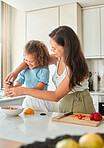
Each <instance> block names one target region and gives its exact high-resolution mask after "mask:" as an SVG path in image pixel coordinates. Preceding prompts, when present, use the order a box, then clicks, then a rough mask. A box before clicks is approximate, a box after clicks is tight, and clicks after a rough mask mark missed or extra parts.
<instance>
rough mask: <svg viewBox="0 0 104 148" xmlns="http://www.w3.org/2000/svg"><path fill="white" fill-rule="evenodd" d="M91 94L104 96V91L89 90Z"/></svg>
mask: <svg viewBox="0 0 104 148" xmlns="http://www.w3.org/2000/svg"><path fill="white" fill-rule="evenodd" d="M90 94H91V95H98V96H104V91H90Z"/></svg>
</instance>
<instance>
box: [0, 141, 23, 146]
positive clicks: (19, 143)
mask: <svg viewBox="0 0 104 148" xmlns="http://www.w3.org/2000/svg"><path fill="white" fill-rule="evenodd" d="M22 145H24V143H21V142H16V141H12V140H6V139H0V148H19V147H20V146H22Z"/></svg>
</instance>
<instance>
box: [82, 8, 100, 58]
mask: <svg viewBox="0 0 104 148" xmlns="http://www.w3.org/2000/svg"><path fill="white" fill-rule="evenodd" d="M83 50H84V55H85V57H98V56H100V54H101V52H100V8H89V9H84V10H83Z"/></svg>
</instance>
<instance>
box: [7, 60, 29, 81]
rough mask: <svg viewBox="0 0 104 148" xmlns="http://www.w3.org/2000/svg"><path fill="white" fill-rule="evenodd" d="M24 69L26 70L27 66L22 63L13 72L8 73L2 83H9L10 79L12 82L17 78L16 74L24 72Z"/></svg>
mask: <svg viewBox="0 0 104 148" xmlns="http://www.w3.org/2000/svg"><path fill="white" fill-rule="evenodd" d="M26 68H28V66H27V64H26V63H25V62H22V63H21V64H20V65H19V66H18V67H17V68H16V69H15V70H14V71H13V72H10V73H9V74H8V75H7V77H6V79H5V81H4V83H5V82H6V81H10V80H11V79H12V81H14V80H15V79H16V78H17V76H18V74H19V73H20V72H21V71H22V70H24V69H26Z"/></svg>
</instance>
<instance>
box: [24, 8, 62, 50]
mask: <svg viewBox="0 0 104 148" xmlns="http://www.w3.org/2000/svg"><path fill="white" fill-rule="evenodd" d="M58 17H59V15H58V7H55V8H49V9H42V10H37V11H32V12H28V13H27V35H26V37H27V38H26V40H27V41H28V40H31V39H34V40H36V39H37V40H41V41H43V42H44V43H45V44H46V45H47V46H48V48H50V46H49V36H48V34H49V33H50V32H51V31H52V30H53V29H55V28H56V27H58V25H59V21H58V20H59V18H58Z"/></svg>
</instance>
